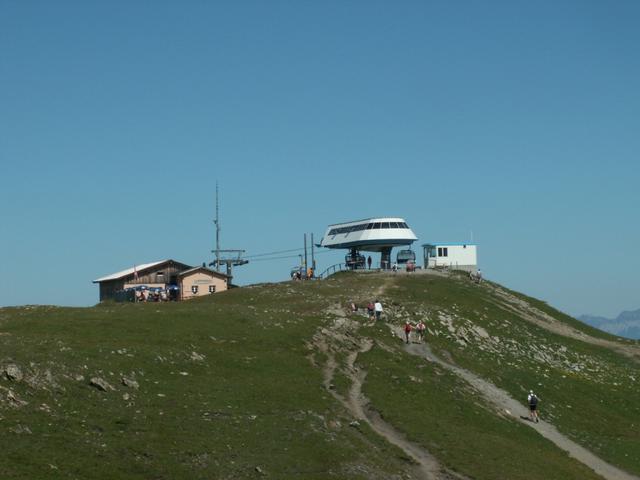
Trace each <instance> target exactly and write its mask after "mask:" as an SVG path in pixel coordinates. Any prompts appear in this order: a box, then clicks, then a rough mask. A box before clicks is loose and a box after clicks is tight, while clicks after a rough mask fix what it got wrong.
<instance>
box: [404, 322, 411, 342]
mask: <svg viewBox="0 0 640 480" xmlns="http://www.w3.org/2000/svg"><path fill="white" fill-rule="evenodd" d="M411 330H412V328H411V323H410V322H409V320H407V321H406V322H405V323H404V341H405V343H409V336H410V335H411Z"/></svg>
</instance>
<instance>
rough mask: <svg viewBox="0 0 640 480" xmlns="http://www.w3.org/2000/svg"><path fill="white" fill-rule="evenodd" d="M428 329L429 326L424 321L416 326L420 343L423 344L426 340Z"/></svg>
mask: <svg viewBox="0 0 640 480" xmlns="http://www.w3.org/2000/svg"><path fill="white" fill-rule="evenodd" d="M426 329H427V326H426V325H425V324H424V322H423V321H422V319H420V321H419V322H418V324H417V325H416V332H417V333H418V341H419V342H420V343H422V341H423V340H424V331H425V330H426Z"/></svg>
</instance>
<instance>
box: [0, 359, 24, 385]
mask: <svg viewBox="0 0 640 480" xmlns="http://www.w3.org/2000/svg"><path fill="white" fill-rule="evenodd" d="M3 370H4V372H3V373H4V376H5V377H7V378H8V379H9V380H11V381H13V382H21V381H22V379H23V378H24V374H23V373H22V370H21V369H20V367H19V366H18V365H16V364H15V363H10V364H8V365H6V366H5V367H4V369H3Z"/></svg>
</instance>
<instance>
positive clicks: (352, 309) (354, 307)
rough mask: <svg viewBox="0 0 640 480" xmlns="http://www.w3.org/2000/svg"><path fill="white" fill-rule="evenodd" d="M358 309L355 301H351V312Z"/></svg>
mask: <svg viewBox="0 0 640 480" xmlns="http://www.w3.org/2000/svg"><path fill="white" fill-rule="evenodd" d="M357 311H358V305H356V304H355V302H351V313H356V312H357Z"/></svg>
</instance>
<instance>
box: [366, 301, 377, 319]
mask: <svg viewBox="0 0 640 480" xmlns="http://www.w3.org/2000/svg"><path fill="white" fill-rule="evenodd" d="M374 308H375V307H374V305H373V302H371V301H369V303H367V315H369V320H373V316H374V313H373V310H374Z"/></svg>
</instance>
